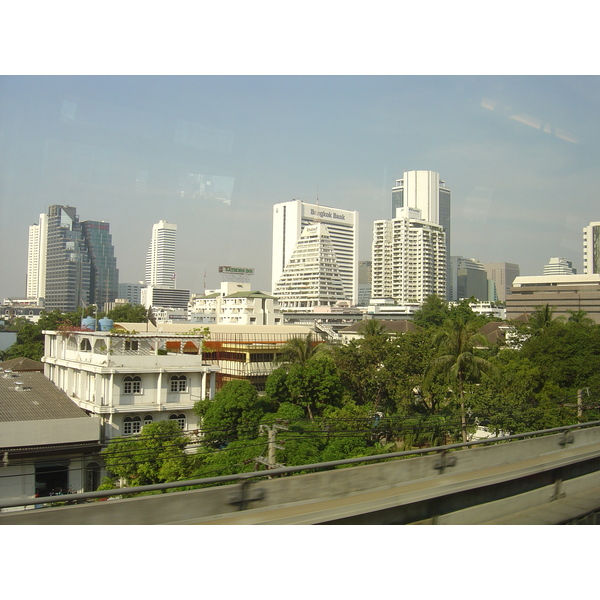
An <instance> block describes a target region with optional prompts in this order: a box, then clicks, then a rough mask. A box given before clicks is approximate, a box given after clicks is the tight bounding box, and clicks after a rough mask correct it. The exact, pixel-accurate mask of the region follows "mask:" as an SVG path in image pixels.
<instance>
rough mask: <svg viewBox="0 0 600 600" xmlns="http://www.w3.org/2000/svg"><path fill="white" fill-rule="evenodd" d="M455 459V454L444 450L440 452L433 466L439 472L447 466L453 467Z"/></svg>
mask: <svg viewBox="0 0 600 600" xmlns="http://www.w3.org/2000/svg"><path fill="white" fill-rule="evenodd" d="M457 460H458V459H457V458H456V455H455V454H450V453H449V452H448V451H447V450H444V451H442V452H441V453H440V457H439V458H438V459H437V460H436V461H435V465H434V468H435V469H437V470H438V471H439V472H440V474H441V473H443V472H444V470H445V469H446V468H447V467H453V466H454V465H455V464H456V461H457Z"/></svg>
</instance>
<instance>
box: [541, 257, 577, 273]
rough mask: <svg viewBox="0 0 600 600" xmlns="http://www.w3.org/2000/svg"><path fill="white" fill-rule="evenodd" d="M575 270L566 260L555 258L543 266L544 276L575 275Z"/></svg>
mask: <svg viewBox="0 0 600 600" xmlns="http://www.w3.org/2000/svg"><path fill="white" fill-rule="evenodd" d="M575 274H577V269H574V268H573V263H572V262H571V261H570V260H567V259H566V258H560V257H558V256H555V257H553V258H551V259H550V261H549V262H548V264H547V265H545V266H544V275H575Z"/></svg>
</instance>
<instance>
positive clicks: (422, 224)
mask: <svg viewBox="0 0 600 600" xmlns="http://www.w3.org/2000/svg"><path fill="white" fill-rule="evenodd" d="M396 214H397V216H396V218H394V219H391V220H380V221H375V223H374V224H373V249H372V291H371V297H372V298H393V299H394V301H395V302H396V303H398V304H403V303H413V302H423V301H424V300H425V299H426V298H427V297H428V296H431V295H433V294H435V295H437V296H439V297H441V298H445V297H446V235H445V233H444V229H443V227H442V226H441V225H438V224H436V223H431V222H428V221H426V220H424V219H422V218H421V211H420V210H418V209H415V208H409V207H405V208H399V209H398V210H397V213H396Z"/></svg>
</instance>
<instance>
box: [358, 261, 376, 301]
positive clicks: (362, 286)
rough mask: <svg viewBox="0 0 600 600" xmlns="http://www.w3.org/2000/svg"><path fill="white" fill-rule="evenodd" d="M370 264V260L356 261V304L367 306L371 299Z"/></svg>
mask: <svg viewBox="0 0 600 600" xmlns="http://www.w3.org/2000/svg"><path fill="white" fill-rule="evenodd" d="M372 265H373V263H372V262H371V261H370V260H360V261H358V306H368V305H369V301H370V300H371V272H372V270H373V269H372V268H371V267H372Z"/></svg>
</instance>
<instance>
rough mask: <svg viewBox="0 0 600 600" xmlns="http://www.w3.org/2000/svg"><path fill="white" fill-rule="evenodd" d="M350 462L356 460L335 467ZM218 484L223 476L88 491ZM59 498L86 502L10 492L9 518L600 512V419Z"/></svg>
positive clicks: (291, 518) (251, 519) (381, 517)
mask: <svg viewBox="0 0 600 600" xmlns="http://www.w3.org/2000/svg"><path fill="white" fill-rule="evenodd" d="M352 465H359V466H352ZM342 466H343V467H348V468H336V467H342ZM300 471H304V473H301V474H298V475H295V476H293V477H292V476H290V475H292V474H293V473H298V472H300ZM306 471H308V472H306ZM267 477H270V478H268V479H267ZM209 484H214V486H213V487H203V488H201V489H190V490H187V491H178V492H172V493H165V494H157V495H151V496H142V497H136V498H125V499H112V500H110V501H108V502H91V501H90V500H94V499H98V498H100V497H107V496H111V495H112V496H114V495H122V494H126V493H133V492H141V491H150V490H163V491H166V490H168V489H170V488H175V487H179V488H181V487H182V485H188V486H196V485H203V486H207V485H209ZM223 484H230V485H223ZM61 500H73V501H77V502H82V503H80V504H75V505H69V506H61V507H50V508H44V509H37V510H34V509H33V503H34V502H35V503H43V502H52V501H56V498H55V497H53V498H37V499H20V500H13V501H0V509H2V512H0V525H2V524H40V525H41V524H115V525H126V524H147V525H150V524H174V525H175V524H181V525H192V524H198V525H246V524H264V525H278V524H304V525H308V524H439V525H444V524H561V523H564V524H567V523H577V524H579V523H582V524H587V523H595V522H596V520H599V521H600V519H599V518H598V517H597V513H598V512H599V511H600V422H598V421H596V422H593V423H586V424H581V425H574V426H569V427H561V428H556V429H549V430H545V431H540V432H531V433H528V434H520V435H517V436H507V437H504V438H493V439H487V440H479V441H474V442H467V443H465V444H454V445H448V446H440V447H436V448H427V449H422V450H411V451H407V452H397V453H393V454H386V455H379V456H377V457H373V456H371V457H362V458H355V459H349V460H345V461H334V462H329V463H318V464H313V465H301V466H297V467H283V468H278V469H273V470H271V471H258V472H254V473H245V474H242V475H231V476H225V477H213V478H209V479H201V480H191V481H186V482H176V483H170V484H160V485H155V486H144V487H142V488H125V489H121V490H111V491H110V492H107V491H104V492H87V493H83V494H73V495H70V496H62V497H61ZM24 507H25V508H27V510H16V509H18V508H21V509H22V508H24Z"/></svg>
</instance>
